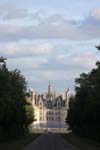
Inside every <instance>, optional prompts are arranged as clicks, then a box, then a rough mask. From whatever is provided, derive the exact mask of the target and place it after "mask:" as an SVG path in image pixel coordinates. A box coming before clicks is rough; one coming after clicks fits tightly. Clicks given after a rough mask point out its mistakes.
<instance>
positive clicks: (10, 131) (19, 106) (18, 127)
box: [0, 57, 34, 140]
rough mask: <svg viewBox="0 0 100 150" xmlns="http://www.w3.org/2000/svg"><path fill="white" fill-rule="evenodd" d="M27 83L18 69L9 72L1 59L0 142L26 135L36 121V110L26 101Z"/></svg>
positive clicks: (1, 58) (3, 59)
mask: <svg viewBox="0 0 100 150" xmlns="http://www.w3.org/2000/svg"><path fill="white" fill-rule="evenodd" d="M26 91H27V82H26V81H25V77H24V76H23V75H22V74H21V72H20V71H19V70H17V69H15V70H13V71H9V70H8V68H7V65H6V59H5V58H3V57H0V140H5V139H8V138H14V137H18V136H22V135H25V134H26V133H27V132H28V127H29V125H30V124H31V123H32V122H33V121H34V110H33V107H32V105H31V103H29V102H28V101H27V99H26V97H27V92H26Z"/></svg>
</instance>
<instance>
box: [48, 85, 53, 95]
mask: <svg viewBox="0 0 100 150" xmlns="http://www.w3.org/2000/svg"><path fill="white" fill-rule="evenodd" d="M51 90H52V86H51V83H50V82H49V85H48V94H49V95H50V93H51Z"/></svg>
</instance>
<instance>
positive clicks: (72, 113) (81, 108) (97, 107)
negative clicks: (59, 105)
mask: <svg viewBox="0 0 100 150" xmlns="http://www.w3.org/2000/svg"><path fill="white" fill-rule="evenodd" d="M75 82H76V95H75V98H74V99H72V100H71V101H70V103H69V110H68V117H67V122H68V124H69V127H70V128H71V129H72V130H73V132H75V133H77V134H80V135H82V136H87V137H91V138H95V139H97V140H100V62H97V63H96V68H95V69H92V70H91V72H89V73H87V74H86V73H83V74H81V75H80V77H79V78H77V79H76V80H75Z"/></svg>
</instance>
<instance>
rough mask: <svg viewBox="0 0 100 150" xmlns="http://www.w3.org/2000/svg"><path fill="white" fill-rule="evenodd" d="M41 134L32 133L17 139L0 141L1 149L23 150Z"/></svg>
mask: <svg viewBox="0 0 100 150" xmlns="http://www.w3.org/2000/svg"><path fill="white" fill-rule="evenodd" d="M39 136H40V134H35V133H34V134H30V135H27V136H24V137H21V138H19V139H17V140H13V141H9V142H3V143H0V150H21V149H22V148H23V147H24V146H26V145H28V144H30V143H31V142H33V141H34V140H35V139H36V138H37V137H39Z"/></svg>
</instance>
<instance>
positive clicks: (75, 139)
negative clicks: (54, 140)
mask: <svg viewBox="0 0 100 150" xmlns="http://www.w3.org/2000/svg"><path fill="white" fill-rule="evenodd" d="M60 135H61V136H62V137H63V138H64V139H65V140H66V141H67V142H69V143H70V144H72V145H75V146H76V147H77V148H79V150H100V143H97V142H95V141H93V140H89V139H87V138H82V137H79V136H76V135H74V134H73V133H68V134H60Z"/></svg>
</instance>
